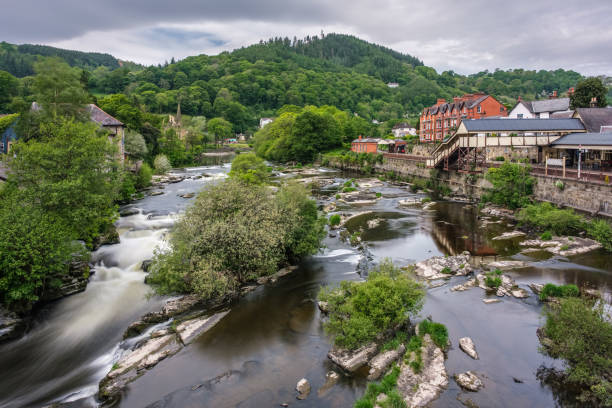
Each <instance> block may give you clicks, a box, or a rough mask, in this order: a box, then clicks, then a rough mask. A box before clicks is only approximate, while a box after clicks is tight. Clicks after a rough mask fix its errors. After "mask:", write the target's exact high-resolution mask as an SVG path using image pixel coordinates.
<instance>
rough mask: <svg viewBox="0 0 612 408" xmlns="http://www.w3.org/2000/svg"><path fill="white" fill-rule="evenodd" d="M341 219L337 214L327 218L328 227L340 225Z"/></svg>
mask: <svg viewBox="0 0 612 408" xmlns="http://www.w3.org/2000/svg"><path fill="white" fill-rule="evenodd" d="M340 220H341V217H340V215H339V214H334V215H332V216H331V217H329V225H340Z"/></svg>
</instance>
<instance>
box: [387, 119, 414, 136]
mask: <svg viewBox="0 0 612 408" xmlns="http://www.w3.org/2000/svg"><path fill="white" fill-rule="evenodd" d="M391 133H393V136H395V137H396V138H402V137H404V136H407V135H411V136H416V134H417V130H416V128H413V127H412V126H410V125H409V124H408V123H406V122H402V123H398V124H396V125H395V126H393V128H392V129H391Z"/></svg>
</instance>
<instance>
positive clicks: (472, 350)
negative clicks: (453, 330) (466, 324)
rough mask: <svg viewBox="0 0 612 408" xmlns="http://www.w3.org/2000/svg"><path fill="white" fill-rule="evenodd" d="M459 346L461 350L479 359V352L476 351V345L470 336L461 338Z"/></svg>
mask: <svg viewBox="0 0 612 408" xmlns="http://www.w3.org/2000/svg"><path fill="white" fill-rule="evenodd" d="M459 347H460V348H461V350H463V351H464V352H465V354H467V355H468V356H470V357H472V358H473V359H474V360H478V353H477V352H476V345H474V342H473V341H472V339H471V338H469V337H462V338H460V339H459Z"/></svg>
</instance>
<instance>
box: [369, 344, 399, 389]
mask: <svg viewBox="0 0 612 408" xmlns="http://www.w3.org/2000/svg"><path fill="white" fill-rule="evenodd" d="M405 351H406V347H405V346H404V345H403V344H400V346H399V347H398V348H397V349H396V350H389V351H385V352H382V353H380V354H378V355H376V357H374V358H373V359H372V360H371V361H370V363H369V365H370V371H369V372H368V380H369V381H373V380H378V379H379V378H380V376H381V375H383V374H384V373H385V372H386V371H387V370H388V369H389V367H390V366H391V364H392V363H393V362H394V361H397V360H398V359H399V358H400V357H401V356H403V355H404V352H405Z"/></svg>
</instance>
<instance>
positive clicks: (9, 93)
mask: <svg viewBox="0 0 612 408" xmlns="http://www.w3.org/2000/svg"><path fill="white" fill-rule="evenodd" d="M18 87H19V80H18V79H17V78H15V77H14V76H12V75H11V74H9V73H8V72H6V71H0V112H9V104H10V102H11V100H12V98H13V97H15V96H17V93H18Z"/></svg>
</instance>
